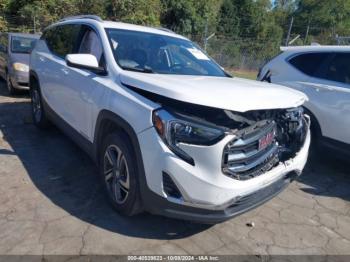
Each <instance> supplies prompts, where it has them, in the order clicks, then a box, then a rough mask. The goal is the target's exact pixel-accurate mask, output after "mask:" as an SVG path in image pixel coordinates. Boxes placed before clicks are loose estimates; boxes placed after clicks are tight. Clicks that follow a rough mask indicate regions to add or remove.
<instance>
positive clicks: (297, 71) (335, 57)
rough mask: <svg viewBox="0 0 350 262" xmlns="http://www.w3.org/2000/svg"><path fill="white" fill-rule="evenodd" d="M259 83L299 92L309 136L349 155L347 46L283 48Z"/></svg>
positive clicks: (349, 61)
mask: <svg viewBox="0 0 350 262" xmlns="http://www.w3.org/2000/svg"><path fill="white" fill-rule="evenodd" d="M281 51H282V53H281V54H280V55H278V56H277V57H275V58H273V59H272V60H271V61H270V62H268V63H267V64H266V65H265V66H264V67H263V68H262V69H261V70H260V72H259V75H258V80H260V81H267V82H270V83H275V84H281V85H284V86H288V87H291V88H293V89H296V90H299V91H302V92H303V93H305V94H306V95H307V96H308V97H309V101H307V102H306V103H305V104H304V106H305V108H306V110H307V111H309V112H308V113H309V114H310V116H311V118H312V119H311V122H312V132H313V133H314V134H313V136H314V137H316V140H317V141H318V142H320V144H322V145H323V146H327V147H328V148H331V149H336V150H337V151H340V152H342V153H345V154H346V155H348V154H350V46H297V47H282V48H281Z"/></svg>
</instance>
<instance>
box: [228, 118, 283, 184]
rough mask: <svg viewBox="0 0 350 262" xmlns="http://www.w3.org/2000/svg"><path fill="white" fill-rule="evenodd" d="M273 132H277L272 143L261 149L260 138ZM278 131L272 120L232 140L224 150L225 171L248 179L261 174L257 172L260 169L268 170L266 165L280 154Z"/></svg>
mask: <svg viewBox="0 0 350 262" xmlns="http://www.w3.org/2000/svg"><path fill="white" fill-rule="evenodd" d="M271 132H275V139H274V141H273V142H272V144H270V145H269V146H268V147H266V148H263V149H259V141H260V139H262V138H263V137H265V136H266V135H267V134H269V133H271ZM276 132H277V126H276V123H275V122H274V121H271V122H268V123H266V124H265V125H264V126H262V127H260V128H257V129H256V130H253V131H251V132H250V133H247V134H243V135H241V136H240V137H239V138H235V139H233V140H232V141H230V142H229V143H228V144H227V145H226V147H225V149H224V152H223V161H222V170H223V172H224V173H225V174H226V175H228V176H230V177H233V178H236V179H239V180H247V179H250V178H252V177H254V176H257V175H259V174H260V173H259V172H257V171H258V170H259V169H261V170H264V171H265V172H266V170H265V168H264V166H265V165H267V164H268V163H269V162H271V161H270V160H272V159H274V158H276V156H277V154H278V148H279V145H278V142H277V141H276ZM260 166H261V167H260Z"/></svg>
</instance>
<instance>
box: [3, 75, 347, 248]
mask: <svg viewBox="0 0 350 262" xmlns="http://www.w3.org/2000/svg"><path fill="white" fill-rule="evenodd" d="M323 153H324V154H325V155H326V154H327V152H323ZM349 167H350V166H349V164H346V163H344V162H339V161H337V160H335V159H333V160H330V159H327V158H326V157H324V158H322V161H320V160H318V158H316V157H314V158H313V159H311V160H310V161H309V163H308V165H307V168H306V170H305V172H304V173H303V175H302V177H301V178H300V179H299V181H298V182H295V183H293V184H292V185H291V186H290V187H289V188H288V189H287V190H286V191H284V192H283V193H282V194H280V195H279V196H278V197H276V198H275V199H273V200H272V201H270V202H268V203H267V204H265V205H263V206H261V207H259V208H258V209H255V210H253V211H251V212H249V213H246V214H244V215H241V216H239V217H237V218H234V219H231V220H229V221H227V222H225V223H222V224H218V225H215V226H207V225H200V224H194V223H190V222H184V221H178V220H173V219H168V218H164V217H158V216H153V215H149V214H142V215H139V216H136V217H133V218H126V217H122V216H120V215H118V214H117V213H116V212H115V211H113V209H112V208H111V207H110V206H109V205H108V204H107V203H106V201H105V198H104V195H103V192H102V187H101V186H100V184H99V180H98V177H97V175H96V168H95V167H94V165H93V164H92V162H91V161H90V159H89V158H88V156H87V155H85V154H84V153H83V152H82V151H81V150H80V149H79V148H78V147H77V146H75V145H74V144H73V143H72V142H71V141H70V140H69V139H68V138H66V137H65V136H64V135H63V134H62V133H61V132H60V131H58V130H57V129H55V128H51V129H50V130H48V131H39V130H38V129H36V128H35V127H34V126H33V125H32V123H31V116H30V104H29V99H28V96H27V95H26V94H23V95H20V96H17V97H15V98H11V97H9V96H8V95H7V91H6V89H5V84H4V83H3V82H2V81H1V86H0V254H39V255H41V254H47V255H48V254H104V255H106V254H220V255H225V254H318V255H320V254H350V217H349V215H350V168H349Z"/></svg>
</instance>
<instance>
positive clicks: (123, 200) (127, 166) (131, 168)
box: [100, 133, 142, 216]
mask: <svg viewBox="0 0 350 262" xmlns="http://www.w3.org/2000/svg"><path fill="white" fill-rule="evenodd" d="M127 141H129V140H128V139H127V137H124V136H123V135H119V134H117V133H116V134H110V135H108V136H107V137H106V139H105V140H104V143H103V147H102V150H101V151H102V152H100V155H101V159H100V173H101V178H102V180H103V184H104V187H105V190H106V193H107V197H108V199H109V201H110V202H111V204H112V206H113V207H114V208H115V209H116V210H117V211H118V212H119V213H121V214H123V215H127V216H132V215H135V214H137V213H139V212H140V211H141V210H142V208H141V201H140V190H139V180H138V173H137V167H136V158H135V155H134V152H133V150H132V147H131V145H130V143H127Z"/></svg>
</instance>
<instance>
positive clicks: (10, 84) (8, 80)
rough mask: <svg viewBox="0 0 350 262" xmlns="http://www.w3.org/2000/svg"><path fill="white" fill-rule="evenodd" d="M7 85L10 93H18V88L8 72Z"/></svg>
mask: <svg viewBox="0 0 350 262" xmlns="http://www.w3.org/2000/svg"><path fill="white" fill-rule="evenodd" d="M6 87H7V90H8V92H9V94H10V95H15V94H16V89H15V88H14V87H13V85H12V82H11V77H10V75H9V74H8V73H7V74H6Z"/></svg>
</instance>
